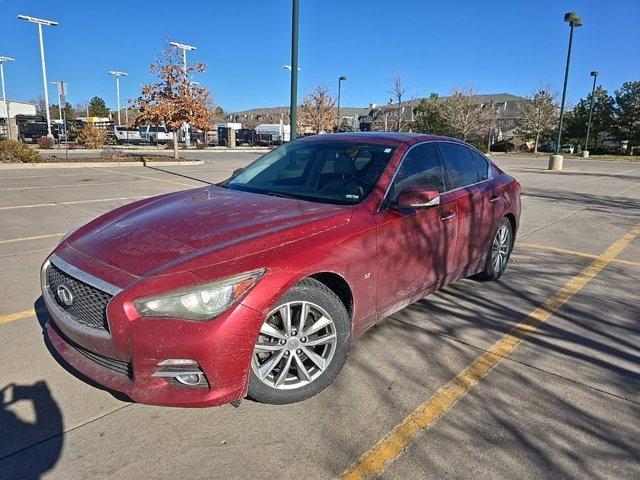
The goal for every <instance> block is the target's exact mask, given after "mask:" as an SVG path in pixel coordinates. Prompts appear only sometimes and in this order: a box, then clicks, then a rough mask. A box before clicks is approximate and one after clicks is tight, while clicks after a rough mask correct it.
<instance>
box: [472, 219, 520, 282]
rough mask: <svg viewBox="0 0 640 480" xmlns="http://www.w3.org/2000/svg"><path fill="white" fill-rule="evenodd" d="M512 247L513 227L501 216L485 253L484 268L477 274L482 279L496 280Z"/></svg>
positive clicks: (504, 268) (500, 274) (507, 260)
mask: <svg viewBox="0 0 640 480" xmlns="http://www.w3.org/2000/svg"><path fill="white" fill-rule="evenodd" d="M512 248H513V229H512V228H511V222H510V221H509V219H507V218H502V219H501V220H500V221H499V222H498V225H497V227H496V231H495V233H494V234H493V238H492V241H491V247H490V248H489V254H488V255H487V262H486V264H485V267H484V270H483V271H482V272H480V274H479V275H478V276H479V278H480V279H482V280H497V279H498V278H500V277H501V276H502V274H503V273H504V271H505V270H506V268H507V263H509V257H510V256H511V249H512Z"/></svg>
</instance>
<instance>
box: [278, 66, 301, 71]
mask: <svg viewBox="0 0 640 480" xmlns="http://www.w3.org/2000/svg"><path fill="white" fill-rule="evenodd" d="M282 68H284V69H285V70H289V71H291V65H282ZM300 70H302V67H298V71H300Z"/></svg>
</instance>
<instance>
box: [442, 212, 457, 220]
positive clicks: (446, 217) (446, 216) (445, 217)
mask: <svg viewBox="0 0 640 480" xmlns="http://www.w3.org/2000/svg"><path fill="white" fill-rule="evenodd" d="M454 218H456V214H455V212H454V213H450V214H449V215H443V216H441V217H440V220H442V221H443V222H446V221H447V220H453V219H454Z"/></svg>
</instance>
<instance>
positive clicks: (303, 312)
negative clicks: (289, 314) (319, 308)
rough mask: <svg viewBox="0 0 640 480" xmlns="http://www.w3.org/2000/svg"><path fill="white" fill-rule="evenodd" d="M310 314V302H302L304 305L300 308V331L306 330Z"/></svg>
mask: <svg viewBox="0 0 640 480" xmlns="http://www.w3.org/2000/svg"><path fill="white" fill-rule="evenodd" d="M308 316H309V304H308V303H307V302H302V307H301V308H300V325H298V332H302V331H303V330H304V325H305V323H306V322H307V317H308Z"/></svg>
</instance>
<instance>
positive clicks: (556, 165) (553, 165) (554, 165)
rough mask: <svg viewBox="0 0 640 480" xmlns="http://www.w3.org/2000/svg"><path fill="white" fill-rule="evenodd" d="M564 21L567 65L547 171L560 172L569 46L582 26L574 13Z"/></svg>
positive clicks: (567, 15) (566, 16) (578, 16)
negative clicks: (556, 129)
mask: <svg viewBox="0 0 640 480" xmlns="http://www.w3.org/2000/svg"><path fill="white" fill-rule="evenodd" d="M564 21H565V22H568V23H569V26H570V29H569V48H568V49H567V64H566V66H565V70H564V86H563V88H562V103H561V104H560V120H559V122H558V141H557V142H556V153H555V155H552V156H551V158H549V167H548V170H562V162H563V158H562V155H560V144H561V143H562V117H563V116H564V102H565V99H566V97H567V80H568V79H569V65H570V63H571V46H572V44H573V29H574V28H575V27H581V26H582V18H580V15H578V14H577V13H576V12H569V13H566V14H565V15H564Z"/></svg>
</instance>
